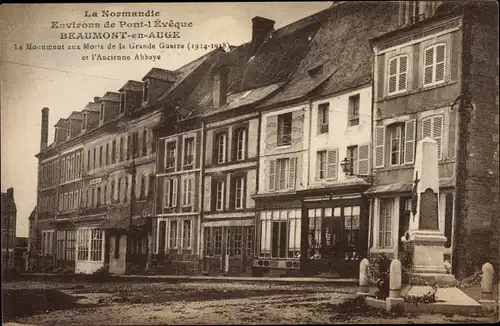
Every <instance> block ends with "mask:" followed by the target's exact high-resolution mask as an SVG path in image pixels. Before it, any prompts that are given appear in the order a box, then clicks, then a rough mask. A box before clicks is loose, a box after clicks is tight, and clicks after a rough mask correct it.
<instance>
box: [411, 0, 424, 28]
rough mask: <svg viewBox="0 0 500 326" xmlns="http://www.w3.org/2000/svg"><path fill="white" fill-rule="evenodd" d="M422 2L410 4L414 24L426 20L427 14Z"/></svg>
mask: <svg viewBox="0 0 500 326" xmlns="http://www.w3.org/2000/svg"><path fill="white" fill-rule="evenodd" d="M422 7H423V3H422V1H412V2H411V4H410V14H411V22H412V24H414V23H416V22H418V21H421V20H422V19H424V18H425V12H424V8H422Z"/></svg>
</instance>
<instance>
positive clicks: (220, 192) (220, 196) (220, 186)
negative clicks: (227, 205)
mask: <svg viewBox="0 0 500 326" xmlns="http://www.w3.org/2000/svg"><path fill="white" fill-rule="evenodd" d="M224 185H225V184H224V182H223V181H217V182H216V186H215V187H216V199H215V209H216V210H217V211H222V210H224V192H225V187H224Z"/></svg>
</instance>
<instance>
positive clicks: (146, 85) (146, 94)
mask: <svg viewBox="0 0 500 326" xmlns="http://www.w3.org/2000/svg"><path fill="white" fill-rule="evenodd" d="M148 98H149V82H148V81H147V80H146V81H145V82H144V84H142V100H143V101H144V102H147V101H148Z"/></svg>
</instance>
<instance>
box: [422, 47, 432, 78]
mask: <svg viewBox="0 0 500 326" xmlns="http://www.w3.org/2000/svg"><path fill="white" fill-rule="evenodd" d="M433 61H434V48H429V49H427V50H425V54H424V85H428V84H431V83H432V68H433Z"/></svg>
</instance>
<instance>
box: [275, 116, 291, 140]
mask: <svg viewBox="0 0 500 326" xmlns="http://www.w3.org/2000/svg"><path fill="white" fill-rule="evenodd" d="M291 143H292V113H285V114H281V115H279V116H278V146H286V145H290V144H291Z"/></svg>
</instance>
